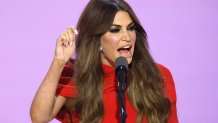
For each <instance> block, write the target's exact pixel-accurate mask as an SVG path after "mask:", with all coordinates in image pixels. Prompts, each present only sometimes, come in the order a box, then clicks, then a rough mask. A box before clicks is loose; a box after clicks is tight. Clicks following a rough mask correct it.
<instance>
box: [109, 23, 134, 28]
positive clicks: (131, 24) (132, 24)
mask: <svg viewBox="0 0 218 123" xmlns="http://www.w3.org/2000/svg"><path fill="white" fill-rule="evenodd" d="M134 25H135V23H134V22H131V23H130V24H128V26H127V27H129V26H134ZM112 26H116V27H121V26H120V25H118V24H112Z"/></svg>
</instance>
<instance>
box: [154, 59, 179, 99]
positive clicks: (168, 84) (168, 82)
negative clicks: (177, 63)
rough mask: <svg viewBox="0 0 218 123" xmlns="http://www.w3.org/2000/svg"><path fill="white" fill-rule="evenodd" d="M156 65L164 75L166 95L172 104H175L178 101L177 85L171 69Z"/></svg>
mask: <svg viewBox="0 0 218 123" xmlns="http://www.w3.org/2000/svg"><path fill="white" fill-rule="evenodd" d="M156 65H157V67H158V69H159V71H160V73H161V75H162V78H163V81H164V91H165V93H166V95H167V96H168V97H169V98H170V101H171V102H175V101H176V89H175V83H174V80H173V76H172V74H171V72H170V70H169V68H167V67H166V66H164V65H162V64H159V63H157V64H156Z"/></svg>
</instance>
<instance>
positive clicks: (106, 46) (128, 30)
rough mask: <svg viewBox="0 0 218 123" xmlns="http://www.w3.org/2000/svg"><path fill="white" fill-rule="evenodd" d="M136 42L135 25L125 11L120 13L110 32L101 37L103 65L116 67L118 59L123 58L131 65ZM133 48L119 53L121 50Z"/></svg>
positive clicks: (117, 14) (116, 16)
mask: <svg viewBox="0 0 218 123" xmlns="http://www.w3.org/2000/svg"><path fill="white" fill-rule="evenodd" d="M135 41H136V32H135V27H134V23H133V21H132V19H131V17H130V16H129V14H128V13H127V12H125V11H118V12H117V13H116V15H115V18H114V21H113V24H112V26H111V28H110V30H109V31H108V32H106V33H105V34H104V35H103V36H102V37H101V47H102V52H101V60H102V63H103V64H106V65H109V66H114V63H115V60H116V58H118V57H120V56H123V57H125V58H126V59H127V61H128V64H130V63H131V61H132V57H133V53H134V47H135ZM123 47H131V49H130V50H129V51H128V50H121V51H118V49H119V48H123Z"/></svg>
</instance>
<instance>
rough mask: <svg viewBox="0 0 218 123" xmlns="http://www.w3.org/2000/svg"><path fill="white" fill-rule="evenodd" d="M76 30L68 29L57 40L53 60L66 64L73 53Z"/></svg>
mask: <svg viewBox="0 0 218 123" xmlns="http://www.w3.org/2000/svg"><path fill="white" fill-rule="evenodd" d="M77 34H78V31H77V30H76V28H73V27H68V28H67V29H66V30H65V31H64V32H62V33H61V34H60V36H59V37H58V39H57V43H56V49H55V56H54V60H59V61H63V62H64V63H66V62H67V61H68V60H69V59H70V57H71V56H72V54H73V53H74V51H75V37H76V35H77Z"/></svg>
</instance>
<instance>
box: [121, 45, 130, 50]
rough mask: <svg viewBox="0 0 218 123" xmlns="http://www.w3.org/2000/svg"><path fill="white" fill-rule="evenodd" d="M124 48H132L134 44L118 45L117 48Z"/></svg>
mask: <svg viewBox="0 0 218 123" xmlns="http://www.w3.org/2000/svg"><path fill="white" fill-rule="evenodd" d="M122 48H125V49H131V48H132V45H131V44H127V45H123V46H120V47H118V49H117V50H119V49H122Z"/></svg>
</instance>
